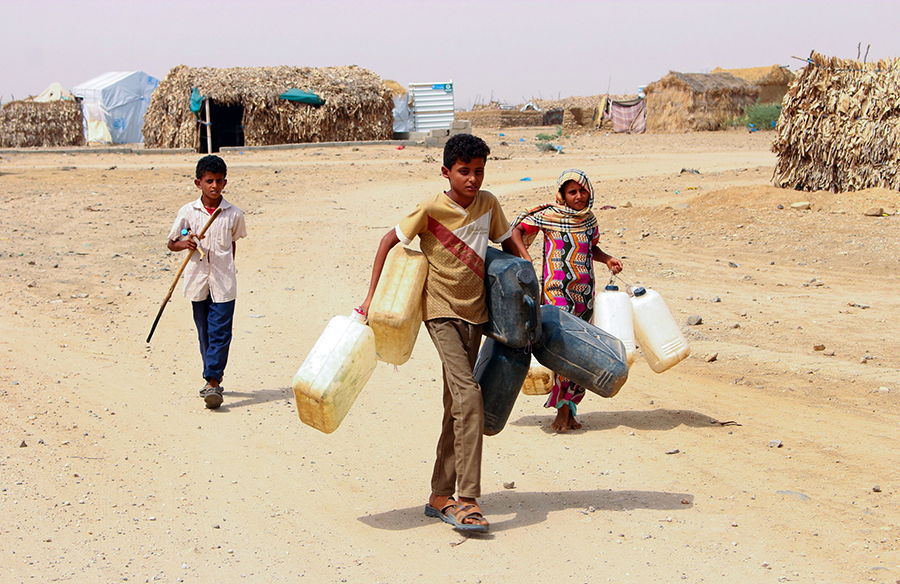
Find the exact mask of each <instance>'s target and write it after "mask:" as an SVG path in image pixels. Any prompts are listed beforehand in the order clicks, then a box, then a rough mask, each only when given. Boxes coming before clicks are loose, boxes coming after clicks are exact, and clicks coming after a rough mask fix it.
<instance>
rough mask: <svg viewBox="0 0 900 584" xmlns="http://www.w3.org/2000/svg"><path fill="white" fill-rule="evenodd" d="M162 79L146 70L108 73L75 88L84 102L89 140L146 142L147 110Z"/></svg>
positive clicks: (128, 142) (123, 142)
mask: <svg viewBox="0 0 900 584" xmlns="http://www.w3.org/2000/svg"><path fill="white" fill-rule="evenodd" d="M158 85H159V79H156V78H155V77H151V76H150V75H147V74H146V73H144V72H143V71H121V72H115V71H114V72H110V73H105V74H103V75H101V76H99V77H95V78H94V79H91V80H90V81H86V82H84V83H81V84H79V85H77V86H75V88H74V89H73V90H72V93H74V94H75V97H78V98H81V99H82V102H83V104H84V119H85V129H84V134H85V137H86V138H87V140H88V142H115V143H117V144H130V143H135V142H143V141H144V136H143V134H142V130H143V127H144V112H146V111H147V106H149V105H150V95H151V94H152V93H153V90H154V89H156V87H157V86H158Z"/></svg>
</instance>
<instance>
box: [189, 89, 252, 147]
mask: <svg viewBox="0 0 900 584" xmlns="http://www.w3.org/2000/svg"><path fill="white" fill-rule="evenodd" d="M205 114H206V107H204V108H203V109H201V115H202V116H203V117H204V118H205V117H206V116H205ZM209 118H210V121H211V122H212V128H211V129H212V151H213V152H218V151H219V149H220V148H222V147H223V146H243V145H244V126H243V124H242V121H243V118H244V106H242V105H240V104H238V105H219V104H217V103H216V102H215V101H213V100H211V99H210V100H209ZM199 129H200V152H209V150H208V149H207V147H206V126H203V125H200V127H199Z"/></svg>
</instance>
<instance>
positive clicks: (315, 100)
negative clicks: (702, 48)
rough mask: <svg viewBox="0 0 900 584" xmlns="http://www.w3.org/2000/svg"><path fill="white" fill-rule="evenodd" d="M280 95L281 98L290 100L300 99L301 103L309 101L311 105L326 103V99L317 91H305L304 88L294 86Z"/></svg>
mask: <svg viewBox="0 0 900 584" xmlns="http://www.w3.org/2000/svg"><path fill="white" fill-rule="evenodd" d="M278 97H280V98H281V99H286V100H288V101H298V102H300V103H308V104H310V105H322V104H323V103H325V100H324V99H322V98H321V97H319V96H318V95H316V94H315V93H310V92H309V91H303V90H302V89H296V88H294V87H292V88H290V89H288V90H287V91H285V92H284V93H282V94H281V95H279V96H278Z"/></svg>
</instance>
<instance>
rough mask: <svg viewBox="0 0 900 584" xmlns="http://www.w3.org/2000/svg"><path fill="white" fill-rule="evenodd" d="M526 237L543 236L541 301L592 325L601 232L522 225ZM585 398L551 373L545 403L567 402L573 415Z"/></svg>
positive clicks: (553, 405)
mask: <svg viewBox="0 0 900 584" xmlns="http://www.w3.org/2000/svg"><path fill="white" fill-rule="evenodd" d="M522 226H523V229H524V230H525V232H526V233H528V234H535V235H536V234H537V232H538V231H542V232H543V233H544V261H543V265H544V270H543V278H542V283H543V285H542V291H541V302H542V303H543V304H552V305H554V306H558V307H559V308H561V309H563V310H565V311H566V312H570V313H572V314H574V315H575V316H577V317H579V318H582V319H584V320H586V321H588V322H591V321H592V320H593V317H594V260H593V257H592V255H591V249H592V248H593V247H594V246H595V245H596V244H597V242H598V240H599V237H600V232H599V229H598V228H597V227H596V226H595V227H592V228H590V229H588V230H587V231H579V232H564V231H553V230H549V229H540V228H538V227H535V226H533V225H528V224H525V223H523V224H522ZM583 397H584V388H583V387H581V386H579V385H576V384H575V383H572V382H571V381H569V380H568V379H566V378H565V377H563V376H561V375H556V374H554V376H553V389H552V390H551V392H550V395H549V396H548V398H547V403H546V404H545V406H546V407H548V408H559V407H561V406H562V405H564V404H566V403H568V405H569V408H570V410H571V411H572V415H575V410H576V409H577V406H578V404H579V403H580V402H581V400H582V398H583Z"/></svg>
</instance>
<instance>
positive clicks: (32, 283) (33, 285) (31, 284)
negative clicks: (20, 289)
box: [28, 280, 37, 288]
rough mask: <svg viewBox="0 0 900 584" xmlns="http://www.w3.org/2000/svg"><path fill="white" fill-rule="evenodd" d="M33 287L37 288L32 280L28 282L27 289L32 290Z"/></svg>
mask: <svg viewBox="0 0 900 584" xmlns="http://www.w3.org/2000/svg"><path fill="white" fill-rule="evenodd" d="M35 286H37V282H35V281H34V280H32V281H31V282H28V287H29V288H34V287H35Z"/></svg>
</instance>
